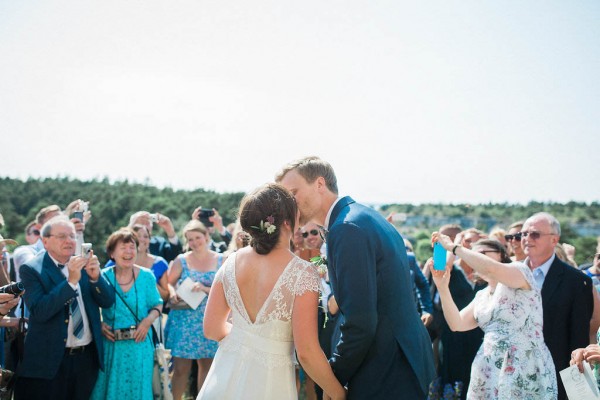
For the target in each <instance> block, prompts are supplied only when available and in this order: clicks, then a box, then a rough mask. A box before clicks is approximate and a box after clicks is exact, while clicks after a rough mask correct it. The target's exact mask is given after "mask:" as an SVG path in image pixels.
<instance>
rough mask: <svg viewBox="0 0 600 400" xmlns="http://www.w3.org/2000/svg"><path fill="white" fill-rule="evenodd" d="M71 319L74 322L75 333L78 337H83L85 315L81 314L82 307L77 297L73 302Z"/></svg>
mask: <svg viewBox="0 0 600 400" xmlns="http://www.w3.org/2000/svg"><path fill="white" fill-rule="evenodd" d="M70 307H71V321H72V322H73V335H75V337H76V338H77V339H81V338H82V337H83V317H82V316H81V308H80V307H79V301H78V299H77V297H75V298H74V299H73V301H72V302H71V305H70Z"/></svg>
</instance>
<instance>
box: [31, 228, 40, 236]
mask: <svg viewBox="0 0 600 400" xmlns="http://www.w3.org/2000/svg"><path fill="white" fill-rule="evenodd" d="M28 235H36V236H40V231H38V230H37V229H33V230H31V231H29V233H28Z"/></svg>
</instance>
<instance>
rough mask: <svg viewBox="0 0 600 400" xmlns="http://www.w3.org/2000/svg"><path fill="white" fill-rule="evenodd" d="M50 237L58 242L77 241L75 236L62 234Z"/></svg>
mask: <svg viewBox="0 0 600 400" xmlns="http://www.w3.org/2000/svg"><path fill="white" fill-rule="evenodd" d="M48 236H54V237H55V238H57V239H58V240H67V239H71V240H75V235H66V234H64V233H61V234H59V235H48Z"/></svg>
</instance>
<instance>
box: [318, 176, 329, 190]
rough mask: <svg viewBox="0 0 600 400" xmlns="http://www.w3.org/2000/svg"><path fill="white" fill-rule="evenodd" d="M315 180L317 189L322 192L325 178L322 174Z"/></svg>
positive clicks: (325, 186) (324, 187) (325, 187)
mask: <svg viewBox="0 0 600 400" xmlns="http://www.w3.org/2000/svg"><path fill="white" fill-rule="evenodd" d="M316 182H317V190H319V192H322V191H323V190H324V189H327V185H326V184H325V178H323V177H322V176H319V177H318V178H317V179H316Z"/></svg>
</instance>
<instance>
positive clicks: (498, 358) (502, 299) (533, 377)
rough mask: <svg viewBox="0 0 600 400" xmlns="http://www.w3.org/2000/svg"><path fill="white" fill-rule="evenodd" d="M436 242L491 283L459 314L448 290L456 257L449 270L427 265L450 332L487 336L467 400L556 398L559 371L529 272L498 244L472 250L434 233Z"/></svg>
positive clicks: (474, 367)
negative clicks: (477, 330) (479, 331)
mask: <svg viewBox="0 0 600 400" xmlns="http://www.w3.org/2000/svg"><path fill="white" fill-rule="evenodd" d="M436 242H437V243H440V244H441V245H442V246H443V247H444V248H445V249H446V250H447V251H449V252H451V253H453V254H454V255H456V256H458V257H460V258H461V259H463V260H464V261H466V262H467V263H468V264H469V265H470V266H471V267H472V268H473V269H474V270H475V272H477V273H478V274H479V275H480V276H481V277H483V279H485V280H486V281H487V282H488V287H487V288H485V289H484V290H481V291H479V292H478V293H477V294H476V295H475V298H474V299H473V301H472V302H471V303H470V304H469V305H468V306H466V307H465V308H463V309H462V310H460V311H459V310H458V308H457V307H456V304H455V303H454V300H453V299H452V295H451V294H450V291H449V289H448V282H449V281H450V274H451V268H452V261H453V257H450V261H449V262H448V263H447V264H446V265H447V267H446V270H445V271H438V270H435V269H433V268H431V267H432V265H431V263H432V261H431V260H429V261H428V263H429V264H430V265H429V267H430V268H431V271H432V275H433V280H434V282H435V284H436V286H437V287H438V292H439V294H440V297H441V301H442V308H443V310H444V317H445V319H446V322H447V323H448V326H449V327H450V329H452V330H453V331H467V330H470V329H473V328H475V327H477V326H479V327H480V328H481V329H482V330H483V331H484V338H483V344H482V346H481V348H480V349H479V351H478V352H477V355H476V356H475V360H474V361H473V365H472V367H471V382H470V385H469V390H468V393H467V398H472V399H480V398H481V399H509V398H519V399H526V398H536V399H537V398H540V399H542V398H543V399H556V398H557V395H558V389H557V382H556V372H555V369H554V363H553V361H552V356H551V355H550V351H549V350H548V348H547V347H546V344H545V343H544V335H543V332H542V326H543V314H542V298H541V294H540V291H539V290H538V289H536V287H535V284H534V280H533V274H532V273H531V271H530V270H529V268H528V267H527V266H526V265H524V264H522V263H518V262H512V261H511V260H510V258H509V257H508V255H507V253H506V249H505V247H504V246H502V244H501V243H500V242H498V241H496V240H489V239H484V240H480V241H478V242H476V243H475V244H474V245H473V247H472V250H469V249H466V248H464V247H463V246H461V245H456V244H454V243H453V242H452V241H451V240H450V238H449V237H448V236H446V235H442V234H440V233H438V232H434V233H433V235H432V243H436Z"/></svg>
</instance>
